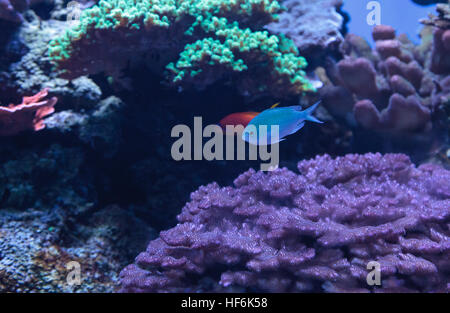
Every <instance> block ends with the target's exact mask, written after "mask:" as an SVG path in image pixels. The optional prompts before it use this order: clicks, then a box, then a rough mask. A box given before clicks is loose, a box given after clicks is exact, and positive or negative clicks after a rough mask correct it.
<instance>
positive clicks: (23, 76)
mask: <svg viewBox="0 0 450 313" xmlns="http://www.w3.org/2000/svg"><path fill="white" fill-rule="evenodd" d="M368 4H369V7H368ZM378 9H379V10H378ZM430 14H431V15H430ZM377 18H379V22H380V23H381V25H376V24H378V22H377ZM419 20H420V21H419ZM449 73H450V2H448V1H426V0H422V1H420V0H414V1H413V0H395V1H392V0H391V1H389V0H379V1H366V0H343V1H342V0H281V1H275V0H208V1H200V0H152V1H150V0H101V1H96V0H78V1H67V0H0V292H367V291H369V292H449V291H450V258H449V256H450V229H449V225H450V171H449V170H450V162H449V158H450V145H449V127H450V76H449ZM319 101H320V105H319V107H318V108H317V110H315V112H314V115H315V117H316V118H317V119H319V120H320V121H322V122H323V123H322V124H319V123H309V122H308V123H306V124H305V126H304V127H303V128H302V129H301V130H299V131H297V132H295V133H293V134H292V135H290V136H288V137H287V138H286V140H284V141H282V142H280V144H279V156H280V165H279V169H276V170H274V171H269V172H262V171H260V170H259V169H260V163H261V160H253V161H252V160H212V161H208V160H205V159H204V158H203V159H202V160H181V161H176V160H174V158H173V157H172V153H171V151H172V148H173V144H174V142H175V141H176V138H174V136H173V132H172V130H173V127H174V126H176V125H180V124H183V125H187V126H188V127H189V129H194V117H202V121H203V126H206V125H218V124H219V122H220V121H221V120H222V119H223V118H224V117H226V116H228V115H229V114H231V113H235V112H257V113H259V112H262V111H264V110H266V109H269V108H271V106H272V105H274V104H276V103H280V104H279V105H278V107H288V106H297V105H300V106H301V107H302V108H303V109H305V108H308V107H311V106H312V105H313V104H314V103H317V102H319ZM274 109H276V108H274ZM244 126H245V125H244ZM207 141H208V138H203V144H205V143H206V142H207ZM371 261H376V262H379V264H380V265H381V273H382V281H383V283H382V285H380V286H377V285H375V286H369V285H368V284H367V282H366V276H367V268H366V266H367V264H368V263H369V262H371ZM77 266H78V267H79V268H78V269H79V270H80V272H79V274H80V275H79V276H80V279H81V281H77V280H76V279H75V280H73V277H72V276H71V275H72V274H71V273H73V270H74V269H75V270H76V269H77Z"/></svg>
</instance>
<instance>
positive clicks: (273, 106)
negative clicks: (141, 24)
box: [270, 102, 280, 109]
mask: <svg viewBox="0 0 450 313" xmlns="http://www.w3.org/2000/svg"><path fill="white" fill-rule="evenodd" d="M279 104H280V102H277V103H275V104H274V105H272V106H271V107H270V108H271V109H274V108H276V107H277V106H278V105H279Z"/></svg>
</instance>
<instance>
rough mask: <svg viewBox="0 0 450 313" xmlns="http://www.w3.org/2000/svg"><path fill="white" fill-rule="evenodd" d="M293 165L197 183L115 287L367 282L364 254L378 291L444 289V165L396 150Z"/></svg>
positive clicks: (361, 285)
mask: <svg viewBox="0 0 450 313" xmlns="http://www.w3.org/2000/svg"><path fill="white" fill-rule="evenodd" d="M298 169H299V171H300V172H301V175H298V174H295V173H294V172H291V171H289V170H287V169H285V168H284V169H278V170H276V171H274V172H269V173H267V174H266V173H263V172H255V171H254V170H249V171H248V172H246V173H244V174H242V175H240V176H239V177H238V178H237V179H236V180H235V181H234V185H235V187H224V188H221V187H219V186H218V185H217V184H216V183H212V184H209V185H207V186H203V187H201V188H200V189H199V190H198V191H196V192H194V193H192V194H191V202H189V203H187V204H186V206H185V207H184V208H183V210H182V212H181V214H180V215H179V216H178V222H179V224H178V225H177V226H175V227H174V228H172V229H169V230H167V231H163V232H161V234H160V238H158V239H156V240H154V241H152V242H150V244H149V245H148V247H147V250H146V251H145V252H142V253H141V254H140V255H139V256H138V257H137V258H136V262H135V264H132V265H129V266H128V267H126V268H125V269H124V270H123V271H122V273H121V279H122V291H128V292H136V291H140V292H173V291H217V290H230V289H227V288H232V287H234V288H244V290H247V291H250V290H253V291H270V292H286V291H291V292H293V291H294V292H298V291H327V292H336V291H368V290H370V287H369V286H368V285H367V282H366V276H367V274H368V270H367V269H366V266H367V264H368V263H369V262H370V261H377V262H379V263H380V266H381V280H382V286H379V287H375V289H373V290H375V291H384V292H393V291H447V292H448V291H449V290H448V286H449V285H448V284H449V279H450V277H449V266H450V258H449V256H450V245H449V243H450V232H449V229H448V223H449V221H450V210H449V208H450V172H449V171H447V170H444V169H443V168H440V167H439V166H436V165H431V164H427V165H422V166H420V167H418V168H416V167H415V166H414V165H413V164H411V162H410V160H409V159H408V157H406V156H405V155H401V154H397V155H396V154H388V155H385V156H382V155H380V154H366V155H347V156H345V157H339V158H337V159H331V157H329V156H321V157H316V158H315V159H313V160H310V161H302V162H300V163H299V164H298ZM205 276H209V277H210V278H211V279H212V280H213V286H212V287H211V284H210V285H209V287H208V286H207V285H202V283H201V279H200V278H201V277H203V278H204V277H205ZM214 283H215V284H214ZM238 290H242V289H238Z"/></svg>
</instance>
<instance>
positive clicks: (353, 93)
mask: <svg viewBox="0 0 450 313" xmlns="http://www.w3.org/2000/svg"><path fill="white" fill-rule="evenodd" d="M422 35H423V37H424V38H423V44H422V45H421V46H414V45H413V44H412V43H411V42H410V41H409V40H408V39H407V38H406V37H405V36H402V35H400V36H397V37H396V35H395V30H394V29H393V28H392V27H390V26H385V25H380V26H376V27H374V30H373V38H374V40H375V42H376V48H375V50H374V51H372V50H371V48H370V46H369V45H368V43H367V42H366V41H365V40H364V39H362V38H360V37H358V36H356V35H353V34H348V35H347V36H346V38H345V41H344V42H343V43H342V45H341V47H340V49H341V51H342V54H343V55H344V59H342V60H341V61H339V62H337V63H335V62H330V63H329V64H328V67H327V75H328V78H329V79H330V80H331V82H330V81H328V84H327V85H326V86H325V87H324V88H323V89H322V91H321V94H322V95H323V97H324V105H325V106H326V107H327V109H329V111H330V112H331V113H332V114H334V115H335V116H339V117H344V118H346V119H347V120H348V121H350V122H351V123H352V121H353V123H354V121H356V123H357V124H359V125H361V126H363V127H364V128H368V129H372V130H377V131H383V132H389V133H391V134H401V135H405V134H414V133H424V132H429V131H430V130H431V129H432V116H433V114H435V113H436V112H437V111H438V110H440V109H442V106H443V103H442V102H440V98H437V97H435V95H436V93H438V92H439V90H441V89H442V86H443V85H445V79H446V77H447V76H446V75H443V76H440V75H437V74H443V73H442V70H440V71H439V73H433V66H432V65H429V63H430V62H429V60H430V53H427V51H428V50H431V49H430V45H431V44H432V43H433V40H430V39H429V35H428V37H426V35H427V30H425V31H423V32H422ZM434 43H435V45H436V41H434ZM444 70H445V69H444ZM328 78H325V80H327V79H328Z"/></svg>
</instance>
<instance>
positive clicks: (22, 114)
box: [0, 89, 57, 136]
mask: <svg viewBox="0 0 450 313" xmlns="http://www.w3.org/2000/svg"><path fill="white" fill-rule="evenodd" d="M47 94H48V89H44V90H42V91H41V92H39V93H37V94H36V95H34V96H31V97H24V98H23V100H22V103H21V104H18V105H14V104H10V105H9V106H8V107H0V136H12V135H16V134H18V133H20V132H22V131H24V130H29V129H32V130H34V131H38V130H42V129H44V128H45V124H44V120H43V119H44V117H46V116H47V115H50V114H52V113H53V112H54V111H55V109H54V106H55V104H56V102H57V98H56V97H52V98H50V99H48V100H43V98H45V97H46V96H47Z"/></svg>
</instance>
